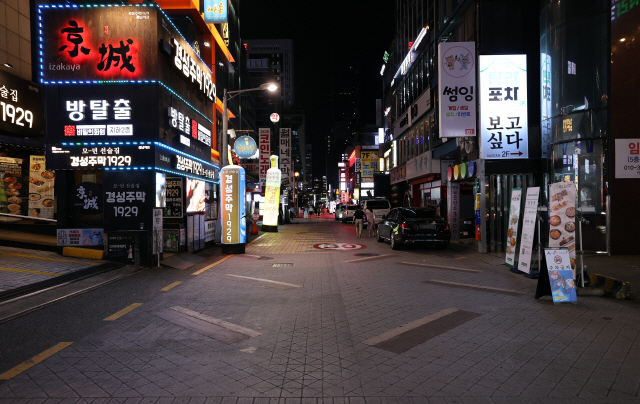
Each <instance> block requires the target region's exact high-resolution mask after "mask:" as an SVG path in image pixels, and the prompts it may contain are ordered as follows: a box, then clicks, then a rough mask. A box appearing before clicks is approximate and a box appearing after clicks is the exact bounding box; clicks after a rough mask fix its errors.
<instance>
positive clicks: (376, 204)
mask: <svg viewBox="0 0 640 404" xmlns="http://www.w3.org/2000/svg"><path fill="white" fill-rule="evenodd" d="M362 209H363V210H364V212H365V214H366V213H367V210H368V209H371V210H373V214H374V217H375V222H376V225H377V224H380V222H382V216H383V215H388V214H389V211H390V210H391V203H390V202H389V201H388V200H387V199H384V198H374V199H367V200H366V201H364V206H363V207H362Z"/></svg>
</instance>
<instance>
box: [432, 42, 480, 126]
mask: <svg viewBox="0 0 640 404" xmlns="http://www.w3.org/2000/svg"><path fill="white" fill-rule="evenodd" d="M475 52H476V47H475V42H443V43H441V44H439V45H438V60H439V63H438V99H439V101H440V102H439V103H438V112H439V118H440V126H439V128H440V137H458V136H475V134H476V99H475V97H476V73H475V72H476V62H475V61H476V56H475V55H476V54H475Z"/></svg>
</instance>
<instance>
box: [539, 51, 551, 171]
mask: <svg viewBox="0 0 640 404" xmlns="http://www.w3.org/2000/svg"><path fill="white" fill-rule="evenodd" d="M540 134H541V137H542V139H541V143H542V158H543V159H546V158H549V156H551V145H552V143H553V142H552V139H551V56H549V55H547V54H545V53H541V54H540Z"/></svg>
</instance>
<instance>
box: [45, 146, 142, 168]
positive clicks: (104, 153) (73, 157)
mask: <svg viewBox="0 0 640 404" xmlns="http://www.w3.org/2000/svg"><path fill="white" fill-rule="evenodd" d="M101 143H102V142H101ZM118 143H119V142H118ZM127 143H129V142H127ZM136 143H137V144H117V142H104V143H102V144H100V145H97V144H95V145H90V144H85V145H76V144H64V145H62V144H61V145H55V146H48V147H47V150H46V158H47V167H48V168H49V169H51V170H82V169H84V170H87V169H89V170H91V169H103V168H116V169H117V168H122V169H129V170H131V169H132V168H133V167H136V169H140V168H141V167H144V169H152V166H153V163H154V156H153V144H152V143H151V142H140V143H139V144H138V142H136Z"/></svg>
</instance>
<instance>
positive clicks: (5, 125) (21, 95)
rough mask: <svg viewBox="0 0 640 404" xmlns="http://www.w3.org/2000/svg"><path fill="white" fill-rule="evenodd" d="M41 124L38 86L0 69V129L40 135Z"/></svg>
mask: <svg viewBox="0 0 640 404" xmlns="http://www.w3.org/2000/svg"><path fill="white" fill-rule="evenodd" d="M43 125H44V120H43V108H42V97H41V92H40V88H39V87H37V86H35V85H33V84H32V83H30V82H28V81H26V80H22V79H21V78H19V77H16V76H14V75H12V74H9V73H7V72H4V71H1V70H0V130H2V131H6V132H11V133H16V134H18V135H23V136H40V132H42V128H43Z"/></svg>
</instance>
